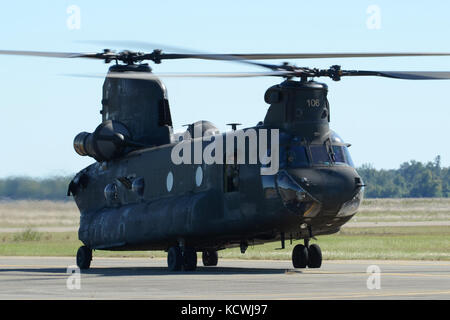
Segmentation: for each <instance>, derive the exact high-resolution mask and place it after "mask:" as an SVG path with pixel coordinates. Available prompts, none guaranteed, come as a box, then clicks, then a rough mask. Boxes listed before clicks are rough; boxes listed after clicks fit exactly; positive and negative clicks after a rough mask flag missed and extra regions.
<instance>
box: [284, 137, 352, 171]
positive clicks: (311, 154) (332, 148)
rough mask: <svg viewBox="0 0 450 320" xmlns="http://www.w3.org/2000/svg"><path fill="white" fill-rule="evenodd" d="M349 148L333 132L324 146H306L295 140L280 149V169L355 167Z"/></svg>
mask: <svg viewBox="0 0 450 320" xmlns="http://www.w3.org/2000/svg"><path fill="white" fill-rule="evenodd" d="M349 146H350V145H349V144H347V143H344V142H343V140H342V139H341V137H339V136H338V135H337V134H336V133H335V132H333V131H332V132H331V133H330V135H329V137H328V138H327V139H326V140H325V141H324V143H322V144H306V143H304V142H302V141H297V140H296V139H295V138H294V139H292V140H291V142H290V143H289V144H286V145H284V146H282V147H281V148H280V152H281V154H280V155H281V157H280V168H302V167H310V166H332V165H348V166H351V167H354V164H353V161H352V158H351V156H350V152H349V151H348V147H349Z"/></svg>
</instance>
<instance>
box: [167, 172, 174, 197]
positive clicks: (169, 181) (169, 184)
mask: <svg viewBox="0 0 450 320" xmlns="http://www.w3.org/2000/svg"><path fill="white" fill-rule="evenodd" d="M172 187H173V173H172V171H169V173H168V174H167V178H166V188H167V191H169V192H170V191H171V190H172Z"/></svg>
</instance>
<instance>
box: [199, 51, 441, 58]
mask: <svg viewBox="0 0 450 320" xmlns="http://www.w3.org/2000/svg"><path fill="white" fill-rule="evenodd" d="M229 55H230V56H233V57H235V58H238V59H249V60H266V59H267V60H270V59H324V58H380V57H420V56H450V53H449V52H368V53H254V54H229ZM210 56H213V55H210ZM204 58H205V59H207V58H208V57H207V56H206V57H204Z"/></svg>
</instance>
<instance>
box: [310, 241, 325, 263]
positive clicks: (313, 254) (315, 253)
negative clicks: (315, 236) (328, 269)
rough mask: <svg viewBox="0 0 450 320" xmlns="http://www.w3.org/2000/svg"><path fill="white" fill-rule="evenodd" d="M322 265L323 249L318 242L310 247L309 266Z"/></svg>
mask: <svg viewBox="0 0 450 320" xmlns="http://www.w3.org/2000/svg"><path fill="white" fill-rule="evenodd" d="M321 266H322V251H321V250H320V247H319V246H318V245H317V244H312V245H310V246H309V248H308V268H320V267H321Z"/></svg>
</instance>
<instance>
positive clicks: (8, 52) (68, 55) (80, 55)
mask: <svg viewBox="0 0 450 320" xmlns="http://www.w3.org/2000/svg"><path fill="white" fill-rule="evenodd" d="M0 55H13V56H32V57H48V58H98V59H104V58H100V57H97V55H98V54H96V53H78V52H48V51H23V50H22V51H21V50H0Z"/></svg>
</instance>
